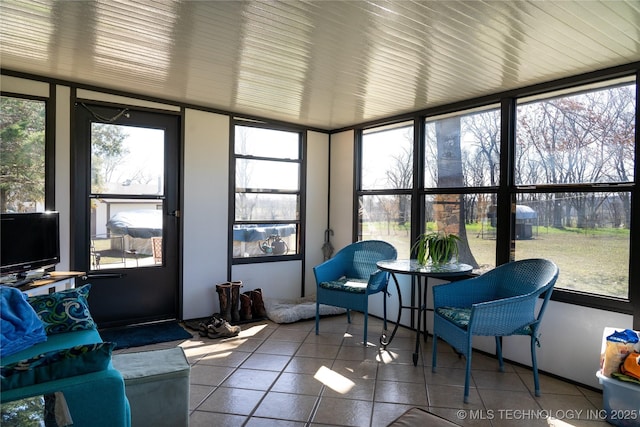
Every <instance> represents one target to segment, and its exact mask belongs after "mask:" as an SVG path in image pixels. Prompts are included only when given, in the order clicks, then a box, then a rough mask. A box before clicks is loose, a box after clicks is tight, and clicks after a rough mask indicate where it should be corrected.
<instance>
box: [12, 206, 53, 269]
mask: <svg viewBox="0 0 640 427" xmlns="http://www.w3.org/2000/svg"><path fill="white" fill-rule="evenodd" d="M0 241H1V245H0V249H2V252H0V274H1V275H3V276H5V275H9V274H17V275H18V277H25V276H26V274H27V272H29V271H31V270H36V269H39V268H48V267H51V266H54V265H55V264H57V263H59V262H60V216H59V214H58V212H32V213H3V214H1V215H0Z"/></svg>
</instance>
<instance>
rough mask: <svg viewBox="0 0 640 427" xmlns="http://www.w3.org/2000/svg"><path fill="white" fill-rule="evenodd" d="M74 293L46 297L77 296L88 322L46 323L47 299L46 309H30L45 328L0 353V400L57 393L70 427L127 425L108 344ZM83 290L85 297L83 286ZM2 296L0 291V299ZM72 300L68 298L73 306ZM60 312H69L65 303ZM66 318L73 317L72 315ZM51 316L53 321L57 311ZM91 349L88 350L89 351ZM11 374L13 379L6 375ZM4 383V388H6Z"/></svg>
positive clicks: (121, 388) (126, 410) (125, 407)
mask: <svg viewBox="0 0 640 427" xmlns="http://www.w3.org/2000/svg"><path fill="white" fill-rule="evenodd" d="M85 286H90V285H85ZM83 288H84V287H83ZM77 291H78V290H67V291H61V292H59V293H55V294H52V295H53V296H52V297H51V298H53V299H55V298H56V297H59V296H60V295H61V296H63V297H65V298H67V304H68V301H69V298H79V299H80V300H82V301H80V303H81V304H84V305H83V307H81V311H83V312H84V315H85V316H88V319H89V320H90V321H88V322H84V323H83V324H82V325H79V326H78V325H73V324H71V326H70V323H69V319H67V324H66V325H63V326H60V325H54V324H53V323H48V322H47V320H50V319H47V317H46V313H44V314H43V310H44V311H46V310H49V308H48V307H51V303H50V301H49V302H48V303H46V302H43V303H42V307H45V306H46V307H47V308H46V309H42V310H40V309H36V310H35V312H37V314H38V316H39V317H40V318H42V319H43V323H44V324H45V326H47V327H46V328H45V329H46V341H44V342H38V343H36V344H34V345H31V346H29V347H28V348H25V349H22V350H20V351H17V352H13V353H12V354H8V355H4V354H3V356H2V357H1V359H0V364H1V365H2V369H3V374H2V375H3V376H2V381H3V385H5V387H3V388H2V390H1V391H0V401H1V402H2V403H5V402H13V401H16V400H20V399H24V398H29V397H34V396H40V395H48V394H53V393H56V392H62V393H63V395H64V400H65V401H66V405H67V407H68V412H69V414H70V416H71V419H72V420H73V426H74V427H83V426H91V427H101V426H104V427H118V426H122V427H129V426H130V425H131V415H130V409H129V403H128V401H127V398H126V395H125V385H124V379H123V377H122V375H121V374H120V372H119V371H117V370H116V369H114V368H113V365H112V363H111V350H112V348H113V346H112V345H111V344H109V343H103V341H102V338H101V337H100V334H99V333H98V330H97V329H96V326H95V323H94V322H93V319H91V318H90V315H89V314H88V306H87V305H86V298H82V297H79V296H78V292H77ZM84 291H85V295H84V296H85V297H86V296H87V295H86V293H88V288H85V289H84ZM64 293H66V294H64ZM4 294H5V292H4V290H3V297H4ZM25 300H26V298H25ZM72 301H73V300H72ZM29 302H30V303H32V302H33V301H31V300H30V301H29ZM76 302H77V301H73V304H74V305H73V306H74V307H75V306H76ZM62 305H64V304H61V306H62ZM34 308H35V307H34ZM63 310H64V311H66V312H69V311H70V309H69V305H66V308H63ZM69 317H71V318H73V319H76V318H77V317H75V316H74V315H73V314H72V315H71V316H69ZM52 318H56V319H59V318H60V313H57V315H55V316H53V317H52ZM51 322H53V321H51ZM3 323H4V325H5V326H6V325H7V323H6V319H3ZM56 328H57V330H56ZM100 343H103V344H100ZM5 348H7V346H5ZM92 352H93V353H94V354H91V353H92ZM43 361H48V362H52V363H44V362H43ZM21 364H22V365H26V366H27V369H26V370H25V372H18V373H17V374H16V372H17V371H18V370H17V369H16V365H18V367H20V365H21ZM80 365H82V366H80ZM12 369H13V371H12ZM29 371H32V372H29ZM56 371H57V372H56ZM12 372H13V375H15V377H14V376H13V375H11V374H12ZM25 375H26V376H25ZM11 381H13V383H12V382H11ZM7 384H9V385H10V387H7Z"/></svg>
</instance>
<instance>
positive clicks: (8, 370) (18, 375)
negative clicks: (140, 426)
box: [0, 342, 115, 390]
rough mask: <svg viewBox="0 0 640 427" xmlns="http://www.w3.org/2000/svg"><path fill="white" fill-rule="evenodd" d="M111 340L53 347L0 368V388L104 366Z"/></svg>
mask: <svg viewBox="0 0 640 427" xmlns="http://www.w3.org/2000/svg"><path fill="white" fill-rule="evenodd" d="M114 347H115V343H111V342H101V343H96V344H84V345H78V346H75V347H71V348H67V349H64V350H55V351H50V352H47V353H43V354H40V355H38V356H34V357H32V358H30V359H25V360H21V361H19V362H16V363H12V364H9V365H7V366H2V367H0V374H1V375H2V378H1V379H0V388H2V390H11V389H14V388H19V387H26V386H29V385H33V384H40V383H44V382H47V381H53V380H57V379H61V378H68V377H73V376H76V375H82V374H88V373H90V372H97V371H102V370H104V369H107V367H108V366H109V362H110V361H111V352H112V351H113V348H114Z"/></svg>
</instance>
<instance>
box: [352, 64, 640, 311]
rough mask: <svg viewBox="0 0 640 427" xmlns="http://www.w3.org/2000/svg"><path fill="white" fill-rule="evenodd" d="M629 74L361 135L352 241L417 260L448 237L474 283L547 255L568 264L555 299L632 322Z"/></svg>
mask: <svg viewBox="0 0 640 427" xmlns="http://www.w3.org/2000/svg"><path fill="white" fill-rule="evenodd" d="M624 72H625V71H620V70H618V71H615V73H616V74H615V75H614V76H612V77H611V78H609V79H608V80H604V79H605V78H607V77H606V76H605V75H603V74H598V75H596V76H588V77H585V78H586V79H588V85H587V84H582V85H581V81H580V79H581V78H582V77H580V78H576V79H573V81H567V80H564V81H561V82H558V86H556V87H555V88H553V84H552V83H550V84H545V85H542V86H537V87H529V88H526V89H523V92H526V96H522V97H521V98H519V97H518V91H517V90H515V91H510V92H508V93H504V94H498V95H496V96H495V101H489V102H495V104H493V105H488V106H484V107H483V106H481V104H477V103H476V102H478V101H480V100H471V101H469V104H470V106H471V104H473V109H469V110H462V111H461V110H459V106H460V104H456V105H455V106H453V107H452V108H451V109H450V110H448V109H447V107H437V108H434V109H433V110H427V111H424V112H423V116H422V117H419V116H417V115H416V114H415V113H414V114H413V115H412V116H411V118H410V119H407V121H404V122H402V123H399V124H396V125H387V126H379V127H372V128H368V129H366V130H364V131H363V132H362V133H361V134H360V135H358V134H356V138H357V141H356V143H357V144H356V147H357V149H358V150H360V151H359V158H358V160H359V161H360V163H359V170H358V172H359V174H358V175H357V176H358V177H359V181H358V182H357V183H356V189H355V191H356V194H357V196H358V199H359V211H358V213H357V217H356V221H355V226H356V227H357V230H358V236H357V237H358V239H361V240H363V239H381V240H385V241H388V242H390V243H392V244H393V245H395V246H396V248H397V249H398V256H399V257H409V256H411V255H415V254H410V247H411V245H412V242H415V241H416V239H417V237H418V236H419V235H420V234H421V233H424V232H430V231H439V232H446V233H453V234H456V235H458V236H459V237H460V238H461V244H460V245H459V249H460V255H459V261H460V262H463V263H466V264H471V265H472V266H473V267H474V273H482V272H484V271H487V270H489V269H491V268H494V267H495V266H496V265H498V264H502V263H505V262H509V261H512V260H516V259H524V258H533V257H543V258H549V259H551V260H553V261H554V262H556V264H557V265H558V267H559V268H560V276H559V279H558V281H557V283H556V286H555V291H554V294H553V297H552V298H553V299H556V300H559V301H563V302H569V303H573V304H579V305H585V306H588V307H596V308H603V309H608V310H614V311H619V312H622V313H631V312H634V311H635V312H636V313H637V312H638V307H639V306H640V301H639V297H640V287H638V286H637V284H638V283H639V282H638V278H637V274H638V271H639V270H638V269H637V268H636V265H635V263H633V260H632V257H635V258H637V252H638V250H639V248H638V247H637V245H638V243H639V242H640V240H639V239H638V236H640V233H639V231H640V230H632V229H631V223H632V219H635V218H638V214H637V212H636V213H635V214H634V212H633V211H634V209H635V210H637V209H638V206H640V203H639V199H640V195H639V194H638V187H637V182H636V181H637V171H638V165H637V158H636V156H637V153H638V152H640V150H639V148H638V146H637V143H636V141H635V138H636V132H637V131H636V124H637V121H638V118H637V117H636V112H637V110H638V106H637V100H636V93H637V88H636V79H635V74H634V75H631V73H636V74H637V73H638V69H637V66H631V67H629V69H628V72H629V73H630V75H629V76H627V77H625V76H624V75H623V74H620V73H624ZM594 77H595V78H594ZM579 85H581V86H579ZM550 88H553V89H550ZM536 89H539V90H540V91H546V92H540V91H536ZM481 101H482V102H483V103H486V102H487V99H485V98H483V99H482V100H481ZM498 102H499V103H500V105H498V104H497V103H498ZM417 123H420V124H421V125H422V126H423V128H422V130H420V131H419V132H418V131H416V132H415V133H416V135H414V129H419V127H418V126H417V125H416V124H417ZM414 157H418V158H417V161H415V160H416V159H414ZM398 176H402V177H403V178H404V179H402V180H401V179H396V177H398ZM636 225H637V224H636ZM636 228H638V227H636Z"/></svg>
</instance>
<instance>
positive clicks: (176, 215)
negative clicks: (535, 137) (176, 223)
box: [169, 209, 180, 218]
mask: <svg viewBox="0 0 640 427" xmlns="http://www.w3.org/2000/svg"><path fill="white" fill-rule="evenodd" d="M169 215H170V216H175V217H176V218H180V209H176V210H175V211H173V212H169Z"/></svg>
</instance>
